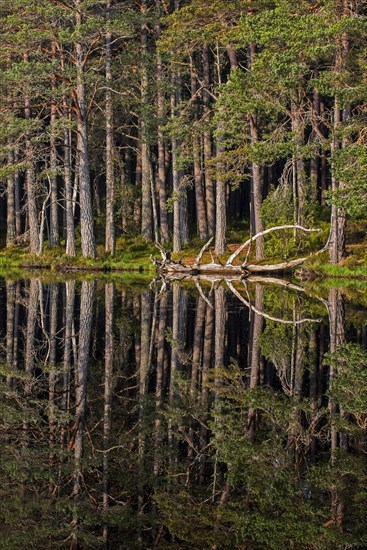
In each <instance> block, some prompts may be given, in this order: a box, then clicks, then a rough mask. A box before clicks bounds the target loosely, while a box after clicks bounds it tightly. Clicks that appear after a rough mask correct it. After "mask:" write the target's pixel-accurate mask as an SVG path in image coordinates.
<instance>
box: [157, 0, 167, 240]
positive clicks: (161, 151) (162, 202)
mask: <svg viewBox="0 0 367 550" xmlns="http://www.w3.org/2000/svg"><path fill="white" fill-rule="evenodd" d="M156 11H157V17H158V16H159V15H160V13H161V0H156ZM155 34H156V39H157V40H158V39H159V37H160V34H161V27H160V23H159V21H158V22H157V24H156V29H155ZM156 74H157V107H158V111H157V114H158V136H157V137H158V173H157V175H158V193H159V219H160V233H161V241H162V243H166V242H168V240H169V233H168V217H167V206H166V202H167V192H166V170H165V142H164V131H163V124H164V118H165V115H166V113H165V101H164V99H165V96H164V90H163V86H164V72H163V61H162V56H161V54H160V52H159V51H157V69H156Z"/></svg>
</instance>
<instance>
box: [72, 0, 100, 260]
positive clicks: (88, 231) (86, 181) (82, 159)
mask: <svg viewBox="0 0 367 550" xmlns="http://www.w3.org/2000/svg"><path fill="white" fill-rule="evenodd" d="M80 5H81V0H77V2H76V7H77V9H78V11H77V15H76V24H77V26H78V27H80V25H81V24H82V22H83V21H82V15H81V11H80V9H81V6H80ZM75 50H76V77H77V86H76V99H77V114H78V116H77V123H78V127H77V132H78V139H77V150H78V161H79V200H80V229H81V245H82V254H83V257H84V258H88V257H90V258H95V256H96V245H95V239H94V229H93V209H92V196H91V182H90V170H89V147H88V110H87V100H86V91H85V78H84V67H85V62H86V59H85V54H84V45H83V43H82V42H79V41H78V42H76V44H75Z"/></svg>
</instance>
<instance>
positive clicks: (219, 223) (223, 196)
mask: <svg viewBox="0 0 367 550" xmlns="http://www.w3.org/2000/svg"><path fill="white" fill-rule="evenodd" d="M216 65H217V72H218V77H217V78H218V80H217V84H218V86H220V85H221V83H222V81H221V63H220V56H219V52H218V49H217V54H216ZM222 126H223V123H222V122H219V124H218V130H219V134H220V133H221V131H222ZM221 141H222V138H221V136H219V137H218V138H217V144H216V156H217V163H216V204H215V206H216V211H215V217H216V226H215V253H216V254H223V252H225V250H226V230H227V193H226V184H225V183H224V182H223V181H222V176H223V166H222V164H221V156H222V154H223V147H222V145H221Z"/></svg>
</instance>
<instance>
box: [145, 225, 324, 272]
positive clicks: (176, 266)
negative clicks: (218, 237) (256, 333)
mask: <svg viewBox="0 0 367 550" xmlns="http://www.w3.org/2000/svg"><path fill="white" fill-rule="evenodd" d="M283 229H294V230H297V229H298V230H300V231H303V232H306V233H311V232H320V231H322V230H321V229H309V228H306V227H302V226H301V225H279V226H277V227H270V228H269V229H266V230H265V231H261V232H260V233H257V234H256V235H254V236H253V237H251V238H250V239H248V240H247V241H246V242H244V243H243V244H242V245H240V246H239V247H238V248H237V250H236V251H235V252H233V254H232V255H231V256H230V257H229V258H228V260H227V262H226V263H225V264H224V265H222V264H219V263H217V262H215V260H214V258H213V257H212V261H211V262H210V263H204V264H201V263H200V261H201V259H202V257H203V255H204V253H205V252H206V250H208V248H209V247H210V244H211V243H212V241H213V237H212V238H211V239H209V241H208V242H207V243H206V244H205V245H204V246H203V247H202V249H201V250H200V252H199V254H198V256H197V257H196V259H195V261H194V263H193V264H192V265H189V264H184V263H182V261H178V262H177V261H174V260H172V259H171V258H170V257H169V255H167V253H166V252H165V251H164V250H163V247H162V246H161V245H159V244H157V248H158V249H159V250H160V252H161V256H162V261H159V260H158V259H157V258H151V260H152V262H153V263H154V265H155V266H156V267H157V269H158V270H159V272H160V274H161V275H163V276H166V277H168V278H171V277H174V278H176V277H177V276H180V277H182V278H184V277H189V276H197V275H208V276H216V275H218V276H221V278H222V279H226V278H228V277H232V276H238V277H240V278H245V277H248V276H249V275H250V274H251V273H269V272H277V271H284V270H287V269H291V268H293V267H296V266H298V265H301V264H303V263H304V262H305V261H306V260H307V259H308V258H310V257H311V256H315V255H317V254H321V253H322V252H324V251H325V250H327V248H328V246H329V240H328V242H327V243H326V245H325V246H324V247H323V248H322V249H321V250H318V251H317V252H315V253H313V254H309V255H308V256H304V257H303V258H297V259H296V260H290V261H285V262H282V263H278V264H273V265H271V264H265V265H261V264H251V263H247V259H248V255H249V251H248V253H247V255H246V259H245V261H244V262H243V263H242V265H233V262H234V260H235V259H236V258H237V257H238V256H239V254H240V253H241V252H242V250H244V249H245V248H246V247H248V248H250V247H251V244H252V243H253V242H254V241H256V240H257V239H258V238H259V237H261V236H264V235H267V234H268V233H271V232H272V231H281V230H283Z"/></svg>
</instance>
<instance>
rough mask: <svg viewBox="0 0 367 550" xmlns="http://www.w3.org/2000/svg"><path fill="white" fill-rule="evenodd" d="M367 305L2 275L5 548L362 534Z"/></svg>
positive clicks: (271, 293)
mask: <svg viewBox="0 0 367 550" xmlns="http://www.w3.org/2000/svg"><path fill="white" fill-rule="evenodd" d="M366 306H367V292H366V287H363V286H359V287H358V286H357V287H355V288H346V289H342V288H331V289H315V288H313V289H311V290H310V289H309V290H307V291H304V290H303V289H301V288H298V289H297V288H290V287H285V286H282V285H281V284H279V281H278V282H276V281H275V282H269V281H268V282H267V283H263V282H261V281H260V280H255V281H253V282H249V283H247V285H244V284H243V283H242V282H238V281H237V282H232V283H221V284H220V283H216V284H213V285H210V284H209V283H206V282H203V283H202V284H201V285H198V286H195V285H194V284H190V285H189V284H184V285H179V284H178V283H175V284H172V285H170V286H167V288H161V285H160V284H152V285H151V286H150V287H149V286H144V285H141V284H140V285H133V284H123V283H121V282H116V283H113V282H107V283H106V282H104V281H92V280H83V281H80V280H78V281H73V280H67V281H63V282H60V281H58V282H46V281H45V282H43V281H42V279H41V278H33V279H28V280H19V281H14V280H8V281H5V280H2V279H0V311H1V316H0V354H1V355H0V373H1V377H0V391H1V396H0V399H1V420H0V438H1V457H0V476H1V479H0V493H1V500H0V510H1V511H0V537H1V540H0V548H1V549H2V550H3V549H28V548H37V549H43V548H111V549H114V548H116V549H120V548H121V549H131V550H133V549H151V548H159V549H169V548H175V549H181V548H182V549H195V550H196V549H208V550H215V549H217V550H220V549H249V550H255V549H256V550H257V549H261V550H262V549H265V550H266V549H288V548H290V549H317V550H318V549H320V550H325V549H326V550H328V549H330V550H331V549H354V550H356V549H363V548H367V521H366V520H367V513H366V510H367V435H366V428H367V391H366V389H367V355H366V351H367V325H366V311H367V310H366Z"/></svg>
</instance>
